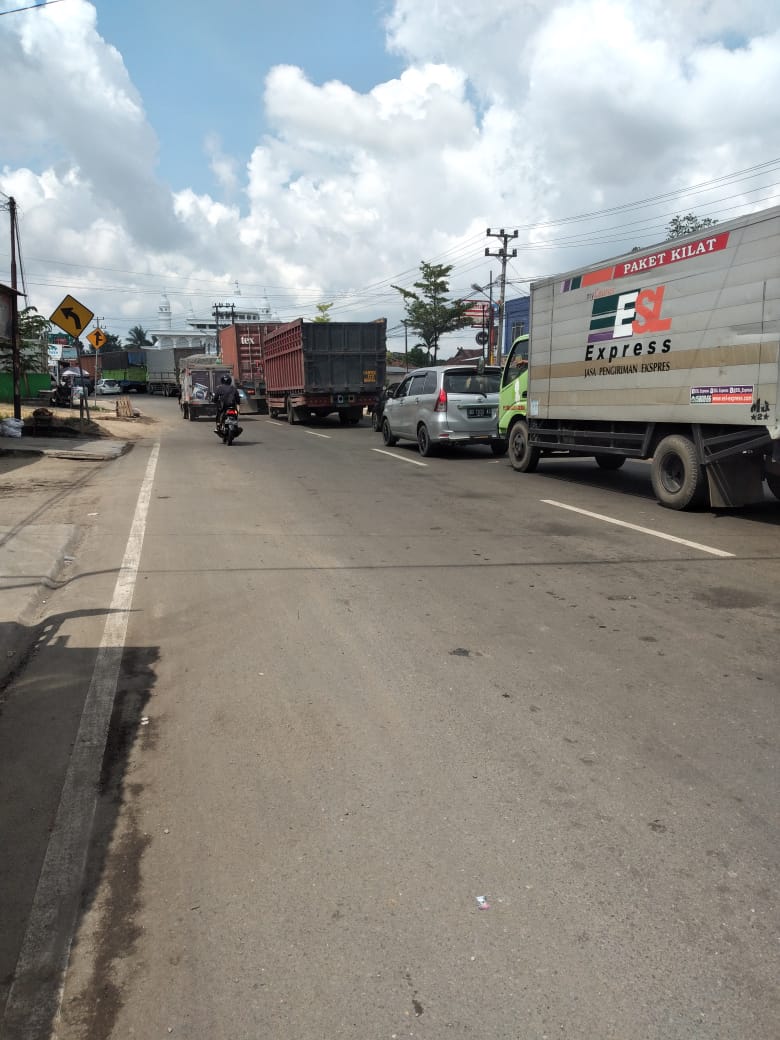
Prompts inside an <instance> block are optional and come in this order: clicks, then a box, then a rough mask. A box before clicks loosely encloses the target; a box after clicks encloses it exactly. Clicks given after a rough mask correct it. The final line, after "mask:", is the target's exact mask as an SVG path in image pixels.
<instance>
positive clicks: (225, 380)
mask: <svg viewBox="0 0 780 1040" xmlns="http://www.w3.org/2000/svg"><path fill="white" fill-rule="evenodd" d="M232 382H233V380H232V379H231V378H230V376H228V375H224V376H222V378H221V379H220V383H224V384H225V386H230V384H231V383H232Z"/></svg>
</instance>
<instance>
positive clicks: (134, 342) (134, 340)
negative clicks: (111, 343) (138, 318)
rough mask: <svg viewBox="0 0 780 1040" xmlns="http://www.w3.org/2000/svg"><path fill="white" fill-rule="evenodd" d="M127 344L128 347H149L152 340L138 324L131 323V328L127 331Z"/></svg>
mask: <svg viewBox="0 0 780 1040" xmlns="http://www.w3.org/2000/svg"><path fill="white" fill-rule="evenodd" d="M127 345H128V347H151V346H152V340H150V339H149V334H148V333H147V332H146V330H145V329H143V328H142V327H141V326H140V325H133V327H132V329H130V331H129V332H128V333H127Z"/></svg>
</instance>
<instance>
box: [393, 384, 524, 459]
mask: <svg viewBox="0 0 780 1040" xmlns="http://www.w3.org/2000/svg"><path fill="white" fill-rule="evenodd" d="M500 383H501V369H500V368H498V367H497V366H486V365H482V364H480V363H474V364H469V363H466V364H460V365H441V366H439V367H435V368H433V367H431V368H418V369H415V370H414V371H413V372H410V373H409V374H408V375H407V376H406V378H405V379H404V380H403V381H402V383H401V385H400V386H399V387H398V389H397V390H396V391H395V393H394V394H393V395H392V397H388V398H387V399H386V400H385V402H384V415H383V417H382V437H383V439H384V442H385V444H387V445H388V446H392V445H394V444H397V443H398V441H399V440H410V441H416V442H417V446H418V448H419V449H420V454H421V455H432V454H433V452H434V451H435V450H436V448H437V447H439V446H441V445H447V444H485V445H488V444H489V445H490V447H491V450H492V452H493V454H494V455H505V454H506V450H507V445H506V441H504V440H502V439H501V438H500V437H499V436H498V391H499V386H500Z"/></svg>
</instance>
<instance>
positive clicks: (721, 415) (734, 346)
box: [499, 207, 780, 509]
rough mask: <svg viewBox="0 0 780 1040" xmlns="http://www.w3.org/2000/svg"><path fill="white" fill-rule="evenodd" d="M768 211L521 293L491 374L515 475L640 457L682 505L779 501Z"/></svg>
mask: <svg viewBox="0 0 780 1040" xmlns="http://www.w3.org/2000/svg"><path fill="white" fill-rule="evenodd" d="M779 358H780V207H775V208H773V209H768V210H763V211H761V212H757V213H752V214H750V215H749V216H745V217H741V218H738V219H736V220H731V221H728V222H726V223H723V224H717V225H715V226H714V227H711V228H708V229H706V230H703V231H699V232H697V233H695V234H692V235H687V236H685V237H684V238H679V239H672V240H670V241H667V242H663V243H661V244H660V245H657V246H655V247H653V248H651V249H644V250H642V251H640V252H634V253H628V254H626V255H624V256H620V257H617V258H615V259H613V260H609V261H606V262H603V263H599V264H596V265H593V266H590V267H584V268H581V269H579V270H576V271H571V272H569V273H568V274H563V275H558V276H556V277H554V278H547V279H545V280H543V281H538V282H535V283H534V284H533V285H532V286H531V321H530V335H529V336H528V337H521V338H520V339H519V340H518V341H516V342H515V344H514V345H513V348H512V351H511V353H510V355H509V357H508V359H507V362H506V365H505V367H504V371H503V375H502V388H501V398H500V404H499V432H500V433H501V435H502V436H504V437H506V439H507V441H508V447H509V458H510V461H511V464H512V466H513V467H514V469H515V470H517V471H519V472H521V473H527V472H530V471H532V470H535V469H536V468H537V466H538V465H539V462H540V461H541V460H543V459H544V458H545V457H550V456H560V455H570V456H572V455H573V456H590V457H593V458H594V459H595V460H596V463H597V464H598V465H599V466H600V467H602V468H603V469H610V470H616V469H619V468H620V466H622V465H623V463H624V462H625V460H626V459H650V460H652V461H651V466H650V471H651V478H652V483H653V489H654V491H655V494H656V497H657V498H658V500H659V502H660V503H661V505H663V506H667V507H669V508H671V509H686V508H688V507H693V506H696V505H698V504H703V503H705V502H707V501H709V503H710V504H711V505H712V506H713V507H715V508H717V507H731V506H741V505H747V504H749V503H754V502H759V501H761V500H762V499H763V498H764V497H765V495H764V487H763V482H764V481H765V482H766V484H767V486H768V487H769V490H770V491H771V492H772V494H773V495H775V496H776V497H778V498H780V415H778V386H779V384H780V360H779Z"/></svg>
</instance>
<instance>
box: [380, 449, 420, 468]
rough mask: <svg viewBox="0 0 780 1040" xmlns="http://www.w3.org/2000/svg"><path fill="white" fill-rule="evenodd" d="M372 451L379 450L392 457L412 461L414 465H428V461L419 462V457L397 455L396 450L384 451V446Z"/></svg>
mask: <svg viewBox="0 0 780 1040" xmlns="http://www.w3.org/2000/svg"><path fill="white" fill-rule="evenodd" d="M371 450H372V451H375V452H377V453H378V454H379V455H389V456H390V458H391V459H398V461H399V462H410V463H411V464H412V465H413V466H427V465H428V463H427V462H418V461H417V459H407V457H406V456H405V455H396V453H395V452H394V451H383V450H382V448H372V449H371Z"/></svg>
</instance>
